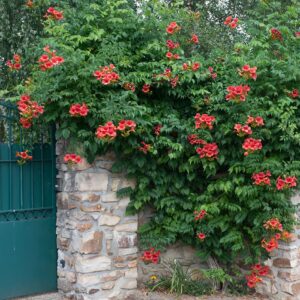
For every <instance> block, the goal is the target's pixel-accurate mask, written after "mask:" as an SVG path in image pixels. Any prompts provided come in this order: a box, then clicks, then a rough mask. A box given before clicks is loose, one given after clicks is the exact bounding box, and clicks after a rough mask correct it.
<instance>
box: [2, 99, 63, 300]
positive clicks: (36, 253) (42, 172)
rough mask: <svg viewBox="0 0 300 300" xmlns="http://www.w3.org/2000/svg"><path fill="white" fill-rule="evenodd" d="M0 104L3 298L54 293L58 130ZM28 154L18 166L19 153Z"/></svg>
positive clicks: (5, 104)
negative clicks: (30, 122) (28, 125)
mask: <svg viewBox="0 0 300 300" xmlns="http://www.w3.org/2000/svg"><path fill="white" fill-rule="evenodd" d="M33 128H34V129H22V127H21V126H20V124H19V115H18V111H17V109H16V107H15V106H14V105H12V104H10V103H8V102H5V101H0V243H1V247H0V286H1V288H0V299H1V300H2V299H3V300H4V299H10V298H13V297H17V296H23V295H30V294H36V293H43V292H48V291H53V290H56V253H57V251H56V236H55V219H56V216H55V151H54V144H55V143H54V134H53V133H54V131H53V129H52V128H50V127H49V126H45V125H42V124H40V125H38V124H37V125H35V126H34V127H33ZM24 150H29V151H30V152H31V155H32V156H33V159H32V161H30V162H27V163H26V164H24V165H22V166H20V165H18V163H17V157H16V152H17V151H24Z"/></svg>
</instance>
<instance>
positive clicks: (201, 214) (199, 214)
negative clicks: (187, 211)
mask: <svg viewBox="0 0 300 300" xmlns="http://www.w3.org/2000/svg"><path fill="white" fill-rule="evenodd" d="M206 214H207V212H206V210H205V209H202V210H200V211H194V216H195V217H194V220H195V221H198V220H202V219H203V218H204V217H205V216H206Z"/></svg>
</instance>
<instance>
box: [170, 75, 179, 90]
mask: <svg viewBox="0 0 300 300" xmlns="http://www.w3.org/2000/svg"><path fill="white" fill-rule="evenodd" d="M178 81H179V76H175V77H173V78H170V84H171V87H172V88H175V87H176V86H177V83H178Z"/></svg>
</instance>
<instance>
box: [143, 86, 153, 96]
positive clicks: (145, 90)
mask: <svg viewBox="0 0 300 300" xmlns="http://www.w3.org/2000/svg"><path fill="white" fill-rule="evenodd" d="M142 92H143V93H145V94H149V93H150V92H151V86H150V84H144V85H143V88H142Z"/></svg>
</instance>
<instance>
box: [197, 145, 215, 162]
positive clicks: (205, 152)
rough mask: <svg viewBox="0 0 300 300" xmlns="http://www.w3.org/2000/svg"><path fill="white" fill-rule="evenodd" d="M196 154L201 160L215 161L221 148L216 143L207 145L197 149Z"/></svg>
mask: <svg viewBox="0 0 300 300" xmlns="http://www.w3.org/2000/svg"><path fill="white" fill-rule="evenodd" d="M196 152H197V153H198V154H199V156H200V158H207V159H208V160H214V159H216V158H217V157H218V154H219V148H218V145H217V144H216V143H206V144H204V145H203V147H202V148H197V149H196Z"/></svg>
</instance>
